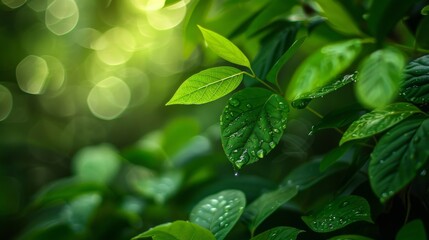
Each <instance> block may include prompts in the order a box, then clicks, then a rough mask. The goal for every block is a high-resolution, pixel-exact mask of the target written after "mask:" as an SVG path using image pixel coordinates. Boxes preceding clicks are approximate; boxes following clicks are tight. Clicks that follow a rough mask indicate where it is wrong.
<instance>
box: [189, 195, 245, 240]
mask: <svg viewBox="0 0 429 240" xmlns="http://www.w3.org/2000/svg"><path fill="white" fill-rule="evenodd" d="M245 205H246V198H245V196H244V194H243V192H241V191H238V190H225V191H222V192H219V193H217V194H214V195H211V196H208V197H206V198H204V199H203V200H201V201H200V202H199V203H198V204H197V205H195V206H194V208H193V209H192V211H191V215H190V218H189V219H190V221H191V222H193V223H196V224H198V225H200V226H202V227H204V228H207V229H208V230H210V232H212V233H213V235H214V236H215V238H216V239H217V240H221V239H224V238H225V236H226V235H227V234H228V233H229V232H230V231H231V229H232V228H233V227H234V225H235V223H236V222H237V221H238V219H240V216H241V214H242V213H243V209H244V207H245Z"/></svg>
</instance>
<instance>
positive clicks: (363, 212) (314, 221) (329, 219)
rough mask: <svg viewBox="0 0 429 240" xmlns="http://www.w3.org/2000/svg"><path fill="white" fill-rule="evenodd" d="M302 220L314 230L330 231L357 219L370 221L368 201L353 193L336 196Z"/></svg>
mask: <svg viewBox="0 0 429 240" xmlns="http://www.w3.org/2000/svg"><path fill="white" fill-rule="evenodd" d="M302 220H303V221H304V222H305V224H307V226H309V227H310V228H311V230H313V231H315V232H332V231H335V230H337V229H340V228H343V227H345V226H347V225H349V224H351V223H354V222H357V221H367V222H370V223H372V220H371V211H370V208H369V204H368V202H367V201H366V200H365V198H363V197H359V196H354V195H349V196H342V197H338V198H337V199H335V200H334V201H332V202H331V203H329V204H328V205H326V206H325V207H323V208H322V209H321V210H319V211H317V212H315V213H313V214H311V215H309V216H303V217H302Z"/></svg>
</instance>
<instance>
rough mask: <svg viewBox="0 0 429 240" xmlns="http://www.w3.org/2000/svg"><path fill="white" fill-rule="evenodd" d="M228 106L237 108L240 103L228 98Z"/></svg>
mask: <svg viewBox="0 0 429 240" xmlns="http://www.w3.org/2000/svg"><path fill="white" fill-rule="evenodd" d="M229 104H230V105H231V106H233V107H238V106H239V105H240V101H238V100H237V99H235V98H230V99H229Z"/></svg>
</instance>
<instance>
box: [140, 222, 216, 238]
mask: <svg viewBox="0 0 429 240" xmlns="http://www.w3.org/2000/svg"><path fill="white" fill-rule="evenodd" d="M149 237H152V238H153V239H156V240H200V239H207V240H215V237H214V236H213V234H212V233H211V232H210V231H209V230H207V229H205V228H203V227H200V226H199V225H197V224H195V223H191V222H187V221H175V222H172V223H165V224H161V225H158V226H156V227H154V228H151V229H149V230H147V231H146V232H144V233H141V234H139V235H137V236H135V237H134V238H133V240H136V239H143V238H149Z"/></svg>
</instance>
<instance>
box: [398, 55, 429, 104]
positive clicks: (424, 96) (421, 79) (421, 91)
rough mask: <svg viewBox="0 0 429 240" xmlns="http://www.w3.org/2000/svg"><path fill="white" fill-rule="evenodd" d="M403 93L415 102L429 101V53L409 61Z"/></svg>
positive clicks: (406, 97)
mask: <svg viewBox="0 0 429 240" xmlns="http://www.w3.org/2000/svg"><path fill="white" fill-rule="evenodd" d="M401 95H402V96H404V98H405V99H407V100H408V101H411V102H413V103H419V104H420V103H429V55H425V56H423V57H420V58H417V59H415V60H413V61H411V62H410V63H408V65H407V67H406V68H405V79H404V81H403V83H402V86H401Z"/></svg>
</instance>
